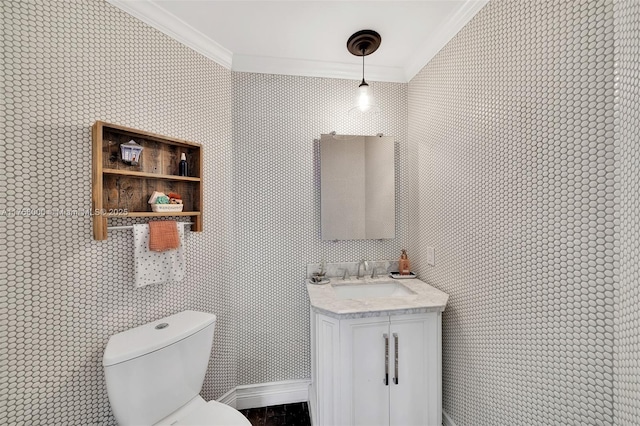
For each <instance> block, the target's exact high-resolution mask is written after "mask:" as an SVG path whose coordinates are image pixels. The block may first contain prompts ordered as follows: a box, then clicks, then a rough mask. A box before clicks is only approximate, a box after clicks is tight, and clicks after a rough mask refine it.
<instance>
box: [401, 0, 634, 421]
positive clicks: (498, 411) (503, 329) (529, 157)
mask: <svg viewBox="0 0 640 426" xmlns="http://www.w3.org/2000/svg"><path fill="white" fill-rule="evenodd" d="M613 17H614V10H613V3H612V2H611V1H607V0H604V1H575V2H574V1H564V0H546V1H536V2H523V1H519V0H501V1H492V2H490V3H489V4H488V5H487V6H485V7H484V8H483V9H482V10H481V11H480V12H479V13H478V14H477V15H476V16H475V17H474V18H473V19H472V21H471V22H470V23H469V24H468V25H467V26H466V27H465V28H463V29H462V31H460V32H459V33H458V34H457V35H456V36H455V37H454V38H453V39H452V40H451V41H450V42H449V43H448V44H447V45H446V46H445V47H444V48H443V49H442V50H441V51H440V52H439V53H438V55H437V56H436V57H434V58H433V59H432V60H431V61H430V62H429V64H427V65H426V66H425V67H424V69H423V70H421V72H420V73H419V74H418V75H416V76H415V77H414V78H413V79H412V80H411V82H410V83H409V155H408V158H409V176H410V187H411V190H410V196H409V200H410V209H409V226H410V231H409V235H410V244H409V246H410V249H411V252H413V253H415V255H414V265H415V266H416V267H417V268H416V269H417V272H418V273H419V275H420V276H421V277H422V278H424V279H426V281H428V282H430V283H431V284H433V285H434V286H436V287H437V288H439V289H441V290H443V291H445V292H447V293H448V294H449V295H450V299H449V305H448V307H447V309H446V311H445V313H444V316H443V346H444V348H443V405H444V411H445V412H446V413H447V414H448V416H449V419H451V420H452V421H453V422H455V424H456V425H457V426H465V425H473V426H480V425H503V424H509V425H549V424H557V425H584V424H612V422H613V419H614V412H613V411H614V406H613V380H614V363H613V351H614V311H615V307H616V300H617V299H616V296H617V290H618V288H617V286H618V280H619V277H618V267H619V266H618V263H619V250H618V237H619V236H618V233H619V230H618V221H619V212H618V208H617V199H618V191H617V189H618V187H617V177H616V173H617V170H616V162H617V155H616V154H617V152H618V139H617V138H616V137H615V136H616V135H615V131H616V128H615V120H616V87H615V79H614V61H615V59H614V48H615V46H614V31H613V28H614V27H613ZM636 223H637V221H636ZM429 246H432V247H435V253H436V266H435V267H432V266H428V265H427V262H426V247H429ZM632 253H634V252H630V254H632ZM635 277H636V278H637V274H636V275H635ZM632 315H635V317H634V318H636V320H637V315H636V314H632ZM636 336H637V333H636ZM632 352H633V351H632ZM634 355H635V356H637V349H636V351H635V354H634Z"/></svg>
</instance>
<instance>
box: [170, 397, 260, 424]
mask: <svg viewBox="0 0 640 426" xmlns="http://www.w3.org/2000/svg"><path fill="white" fill-rule="evenodd" d="M175 425H176V426H177V425H180V426H205V425H206V426H251V423H249V420H247V418H246V417H245V416H243V415H242V413H240V411H238V410H236V409H234V408H232V407H229V406H228V405H226V404H223V403H221V402H218V401H209V402H207V403H206V404H205V405H203V406H202V407H201V408H200V409H198V410H196V411H194V412H193V413H191V414H189V416H187V417H185V418H184V419H182V420H179V421H178V423H175Z"/></svg>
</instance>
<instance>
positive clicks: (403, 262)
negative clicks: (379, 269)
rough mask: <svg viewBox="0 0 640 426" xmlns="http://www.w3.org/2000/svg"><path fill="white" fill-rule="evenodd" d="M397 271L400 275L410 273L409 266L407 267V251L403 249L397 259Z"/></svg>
mask: <svg viewBox="0 0 640 426" xmlns="http://www.w3.org/2000/svg"><path fill="white" fill-rule="evenodd" d="M398 271H399V272H400V275H409V274H410V273H411V268H410V267H409V256H407V251H406V250H405V249H402V254H401V255H400V260H398Z"/></svg>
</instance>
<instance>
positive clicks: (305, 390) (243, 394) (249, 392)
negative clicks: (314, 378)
mask: <svg viewBox="0 0 640 426" xmlns="http://www.w3.org/2000/svg"><path fill="white" fill-rule="evenodd" d="M310 384H311V380H309V379H305V380H286V381H283V382H270V383H258V384H255V385H242V386H238V387H236V388H235V389H231V390H230V391H229V392H227V393H225V394H224V395H222V396H221V397H220V398H218V401H219V402H222V403H224V404H227V405H230V406H232V407H234V408H235V409H237V410H245V409H247V408H257V407H267V406H270V405H280V404H292V403H295V402H307V401H308V400H309V385H310Z"/></svg>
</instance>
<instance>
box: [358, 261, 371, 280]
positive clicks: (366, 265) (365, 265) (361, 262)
mask: <svg viewBox="0 0 640 426" xmlns="http://www.w3.org/2000/svg"><path fill="white" fill-rule="evenodd" d="M362 265H364V270H365V271H366V270H367V268H368V267H369V263H367V261H366V260H361V261H360V262H358V273H357V275H356V279H358V280H359V279H360V278H364V274H362V276H360V266H362Z"/></svg>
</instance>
